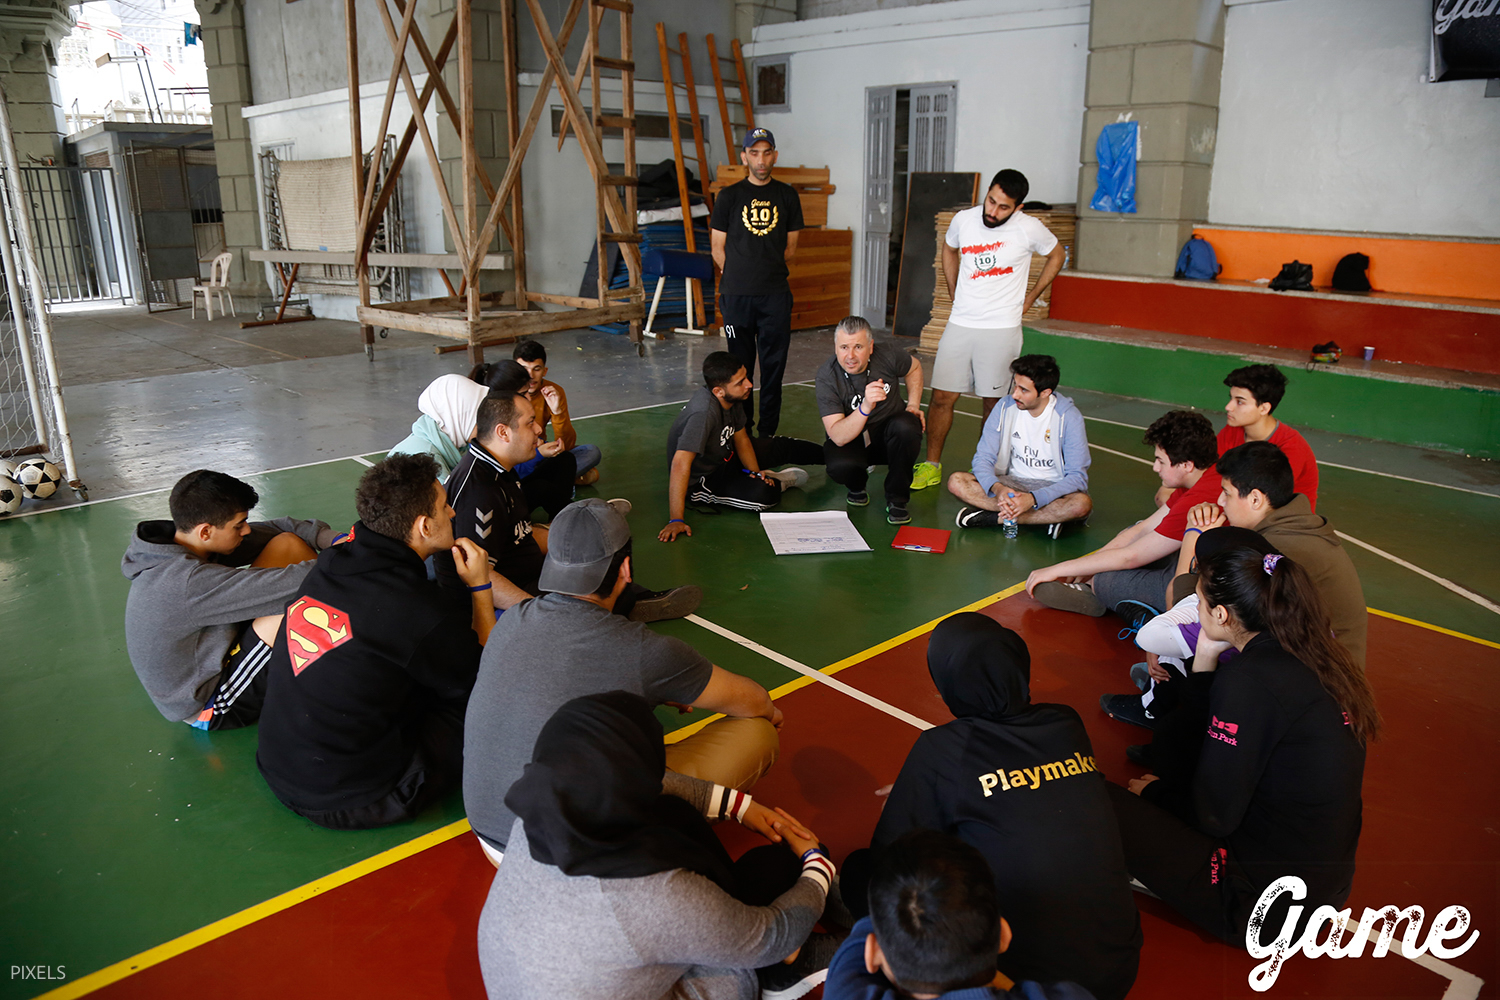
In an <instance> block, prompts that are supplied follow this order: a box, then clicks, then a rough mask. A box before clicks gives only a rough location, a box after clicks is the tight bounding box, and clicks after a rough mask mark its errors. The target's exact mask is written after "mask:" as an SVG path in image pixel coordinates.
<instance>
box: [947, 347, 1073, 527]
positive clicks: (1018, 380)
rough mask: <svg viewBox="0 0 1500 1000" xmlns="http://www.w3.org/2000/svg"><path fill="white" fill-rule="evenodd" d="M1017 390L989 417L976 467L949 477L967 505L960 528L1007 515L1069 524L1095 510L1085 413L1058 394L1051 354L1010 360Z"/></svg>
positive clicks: (986, 523)
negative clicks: (1084, 421)
mask: <svg viewBox="0 0 1500 1000" xmlns="http://www.w3.org/2000/svg"><path fill="white" fill-rule="evenodd" d="M1010 370H1011V374H1012V375H1014V376H1015V380H1014V388H1013V389H1012V390H1011V394H1010V395H1009V396H1006V397H1005V398H1004V399H1002V400H1000V403H999V405H997V406H996V407H995V408H994V409H993V410H991V411H990V415H989V417H988V418H986V420H985V422H984V430H983V432H982V433H981V434H980V436H979V447H978V448H977V449H976V450H975V452H974V470H973V471H972V472H955V473H954V474H953V475H951V476H949V477H948V492H949V493H952V494H953V495H954V496H956V497H958V498H959V499H960V500H962V501H963V502H964V503H965V504H966V506H965V507H964V508H963V509H962V510H960V511H959V512H958V518H957V521H958V526H959V527H960V528H991V527H994V526H995V525H997V524H999V523H1000V522H1001V521H1002V520H1003V519H1005V518H1006V517H1011V518H1014V519H1015V520H1016V521H1017V522H1018V523H1020V524H1053V525H1055V524H1061V523H1062V522H1064V521H1079V520H1082V519H1083V518H1086V517H1088V516H1089V512H1090V511H1092V510H1093V509H1094V503H1093V501H1092V500H1091V499H1090V498H1089V493H1088V490H1089V463H1090V461H1091V459H1090V458H1089V442H1088V437H1087V436H1086V435H1085V434H1084V430H1083V414H1081V413H1079V412H1078V407H1076V406H1074V405H1073V401H1072V400H1071V399H1069V398H1068V397H1067V396H1059V395H1058V394H1057V383H1058V381H1059V380H1060V378H1061V374H1060V372H1059V371H1058V368H1057V361H1056V360H1055V359H1054V358H1052V357H1051V356H1050V355H1047V354H1024V355H1022V356H1021V357H1019V358H1017V359H1016V360H1014V361H1012V362H1011V364H1010Z"/></svg>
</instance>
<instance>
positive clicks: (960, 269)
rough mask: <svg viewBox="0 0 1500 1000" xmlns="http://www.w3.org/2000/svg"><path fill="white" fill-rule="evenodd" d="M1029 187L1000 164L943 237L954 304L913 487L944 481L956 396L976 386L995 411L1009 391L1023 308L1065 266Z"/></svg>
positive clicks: (935, 370) (1061, 251) (936, 370)
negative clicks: (980, 200) (1042, 262)
mask: <svg viewBox="0 0 1500 1000" xmlns="http://www.w3.org/2000/svg"><path fill="white" fill-rule="evenodd" d="M1029 190H1031V185H1030V183H1029V182H1028V181H1027V180H1026V175H1025V174H1023V173H1021V172H1020V171H1019V170H1002V171H1000V172H999V173H998V174H996V175H995V179H994V180H992V181H991V182H990V189H989V191H988V192H987V193H986V194H985V197H984V204H982V205H975V206H974V207H973V208H966V209H964V210H963V211H962V212H959V213H958V214H957V215H955V216H954V217H953V222H952V223H950V224H949V226H948V235H947V238H946V239H945V240H944V243H943V277H944V278H945V279H947V282H948V294H949V297H950V298H952V300H953V311H952V312H950V313H949V314H948V325H947V326H946V327H945V328H944V329H943V339H942V340H941V341H939V342H938V353H937V360H936V361H935V362H933V366H932V400H931V402H930V403H929V404H928V406H927V461H925V462H919V463H918V464H917V467H916V469H915V470H914V474H913V478H912V484H911V488H912V489H914V490H921V489H926V488H927V487H929V486H936V485H937V484H938V483H940V482H942V481H943V442H944V441H946V440H947V438H948V429H949V428H950V427H952V426H953V404H954V402H955V401H957V399H958V397H959V395H960V394H962V393H965V392H972V393H975V394H977V395H978V396H979V397H980V399H981V400H982V401H983V405H984V417H985V419H988V418H989V415H990V411H991V410H992V409H994V408H995V403H996V402H998V401H999V399H1000V397H1001V396H1004V395H1005V394H1006V393H1008V392H1009V391H1010V384H1011V382H1010V363H1011V362H1012V361H1014V360H1015V359H1016V358H1017V357H1019V356H1020V354H1021V316H1022V315H1023V314H1024V313H1025V312H1026V310H1027V309H1030V308H1031V304H1032V303H1033V302H1035V301H1036V298H1037V296H1038V295H1040V294H1041V293H1042V291H1043V290H1044V289H1045V288H1046V287H1047V286H1048V285H1050V284H1052V279H1053V278H1055V277H1057V272H1058V271H1061V270H1062V266H1063V257H1064V255H1065V251H1064V249H1063V246H1062V244H1061V243H1059V242H1058V241H1057V237H1056V236H1053V235H1052V233H1051V231H1049V230H1048V229H1047V227H1046V226H1044V225H1042V224H1041V223H1040V222H1038V221H1037V220H1036V219H1033V218H1032V217H1031V216H1029V215H1027V214H1026V213H1025V212H1023V211H1021V203H1022V202H1024V201H1025V200H1026V193H1027V192H1028V191H1029ZM1033 253H1039V254H1046V256H1047V264H1046V266H1045V267H1043V268H1042V273H1041V276H1040V277H1039V278H1038V279H1037V283H1036V287H1035V288H1033V289H1031V291H1029V292H1028V291H1027V290H1026V282H1027V279H1028V278H1029V277H1030V275H1031V255H1032V254H1033Z"/></svg>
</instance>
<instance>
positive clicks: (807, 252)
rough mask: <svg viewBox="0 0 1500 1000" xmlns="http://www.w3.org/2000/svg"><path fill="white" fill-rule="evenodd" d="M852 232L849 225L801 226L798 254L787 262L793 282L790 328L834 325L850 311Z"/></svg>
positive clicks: (788, 276) (852, 253)
mask: <svg viewBox="0 0 1500 1000" xmlns="http://www.w3.org/2000/svg"><path fill="white" fill-rule="evenodd" d="M853 261H854V232H853V231H852V230H849V229H804V230H802V235H801V236H800V237H799V238H798V240H797V256H795V257H793V258H792V263H791V264H790V265H789V266H788V268H787V271H788V274H787V282H788V284H790V285H791V286H792V329H793V330H812V329H815V328H817V327H820V326H833V325H834V324H835V323H837V322H838V321H839V320H841V319H843V318H844V317H845V316H847V315H849V291H850V272H851V270H852V265H853Z"/></svg>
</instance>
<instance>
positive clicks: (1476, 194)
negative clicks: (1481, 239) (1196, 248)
mask: <svg viewBox="0 0 1500 1000" xmlns="http://www.w3.org/2000/svg"><path fill="white" fill-rule="evenodd" d="M1231 3H1233V0H1231ZM1431 7H1432V5H1431V3H1430V2H1428V0H1274V2H1252V3H1244V2H1240V3H1235V4H1234V5H1233V6H1231V7H1230V8H1229V11H1228V22H1227V24H1226V26H1225V33H1224V74H1223V82H1222V86H1221V88H1220V98H1219V144H1218V150H1217V151H1216V152H1215V154H1214V166H1213V182H1212V187H1211V188H1210V193H1209V210H1208V211H1209V221H1210V222H1215V223H1220V224H1228V225H1249V226H1274V227H1283V226H1285V227H1292V228H1298V229H1335V230H1354V231H1365V230H1368V231H1373V232H1397V233H1420V234H1427V235H1451V236H1497V235H1500V184H1497V183H1496V179H1497V177H1500V173H1497V170H1500V167H1497V164H1500V100H1497V99H1488V100H1486V99H1485V98H1484V96H1483V94H1484V81H1483V80H1463V81H1456V82H1451V83H1427V82H1425V79H1426V73H1427V69H1428V51H1429V46H1428V40H1427V39H1428V32H1429V31H1430V16H1431Z"/></svg>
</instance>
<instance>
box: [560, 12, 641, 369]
mask: <svg viewBox="0 0 1500 1000" xmlns="http://www.w3.org/2000/svg"><path fill="white" fill-rule="evenodd" d="M606 9H609V10H614V11H617V12H619V15H620V55H619V57H618V58H613V57H610V56H604V55H600V54H599V26H600V24H601V23H602V22H603V20H604V11H605V10H606ZM634 12H635V5H634V4H633V3H631V0H589V23H588V35H587V36H586V38H585V40H584V52H585V53H586V56H587V58H586V59H582V60H579V63H578V67H577V69H575V70H574V73H573V77H574V79H573V84H574V87H575V88H576V87H577V85H578V84H579V83H580V82H582V77H583V73H584V72H585V70H587V72H588V75H589V88H590V97H591V98H592V107H591V108H590V112H591V114H592V115H593V119H594V125H595V126H596V127H597V128H598V130H599V138H600V139H601V140H602V139H603V138H604V130H605V129H606V128H618V129H620V131H621V132H622V133H624V136H623V138H624V140H625V161H624V168H623V169H624V172H623V173H621V174H602V175H600V176H599V177H598V179H597V183H598V186H599V188H600V189H601V191H600V193H601V194H603V193H604V192H603V189H605V188H621V187H623V188H624V189H625V212H624V219H623V220H621V221H622V222H624V225H623V226H622V227H620V230H619V231H618V232H610V229H609V221H608V219H607V218H606V215H605V211H604V198H602V197H600V198H596V199H595V203H596V205H597V210H596V212H595V214H594V218H595V225H594V230H595V237H596V246H597V247H598V261H599V266H598V267H597V268H596V270H597V272H598V275H597V277H598V296H599V305H600V306H604V305H607V304H608V302H609V299H610V296H611V292H610V287H609V279H610V272H611V270H612V269H611V268H610V267H609V253H608V247H607V245H608V244H610V243H617V244H636V245H639V244H640V243H641V239H642V238H641V235H640V233H639V232H638V231H637V227H636V185H637V184H639V183H640V180H639V178H638V177H637V176H636V162H635V139H636V122H635V54H634V51H633V42H632V38H631V27H630V18H631V14H633V13H634ZM601 69H606V70H614V71H616V72H618V73H619V74H620V113H619V114H618V115H607V114H605V113H604V111H603V105H602V104H601V103H600V100H601V94H600V89H601V88H600V78H599V71H600V70H601ZM567 135H568V132H567V121H566V119H564V121H563V127H562V128H561V129H559V130H558V137H557V145H558V148H559V149H561V148H562V144H563V141H564V140H565V139H566V138H567ZM622 249H625V248H624V247H622ZM633 252H635V253H639V251H638V250H636V251H633ZM622 294H633V289H630V290H627V289H621V290H620V291H616V292H615V293H614V295H615V296H616V297H619V296H621V295H622ZM639 329H640V321H639V320H633V321H631V324H630V339H631V340H632V341H637V342H638V341H639V340H640V336H639V332H638V331H639Z"/></svg>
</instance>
